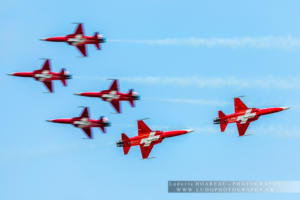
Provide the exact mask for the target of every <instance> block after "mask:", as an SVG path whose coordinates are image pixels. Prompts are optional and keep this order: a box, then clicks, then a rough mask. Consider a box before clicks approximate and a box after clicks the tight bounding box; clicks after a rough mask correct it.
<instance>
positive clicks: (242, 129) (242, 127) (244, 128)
mask: <svg viewBox="0 0 300 200" xmlns="http://www.w3.org/2000/svg"><path fill="white" fill-rule="evenodd" d="M249 124H250V123H249V122H246V123H244V124H241V123H239V122H237V123H236V126H237V128H238V131H239V136H243V135H245V133H246V131H247V129H248V126H249Z"/></svg>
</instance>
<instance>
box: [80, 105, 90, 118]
mask: <svg viewBox="0 0 300 200" xmlns="http://www.w3.org/2000/svg"><path fill="white" fill-rule="evenodd" d="M80 117H86V118H89V109H88V107H85V108H84V110H83V112H82V113H81V115H80Z"/></svg>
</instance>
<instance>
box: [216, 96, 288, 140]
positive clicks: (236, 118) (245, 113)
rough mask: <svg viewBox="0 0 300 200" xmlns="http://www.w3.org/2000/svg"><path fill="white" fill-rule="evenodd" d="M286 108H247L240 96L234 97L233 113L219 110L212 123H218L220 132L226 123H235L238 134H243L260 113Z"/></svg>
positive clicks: (265, 113)
mask: <svg viewBox="0 0 300 200" xmlns="http://www.w3.org/2000/svg"><path fill="white" fill-rule="evenodd" d="M287 109H289V107H277V108H264V109H258V108H248V107H247V106H246V105H245V104H244V103H243V102H242V101H241V99H240V98H234V110H235V113H233V114H230V115H225V114H224V113H223V112H222V111H219V117H217V118H216V119H215V120H214V124H220V128H221V132H224V131H225V129H226V126H227V124H228V123H236V125H237V128H238V131H239V136H243V135H245V132H246V130H247V128H248V126H249V124H250V123H251V122H253V121H255V120H257V119H258V118H259V117H260V116H261V115H267V114H271V113H275V112H280V111H283V110H287Z"/></svg>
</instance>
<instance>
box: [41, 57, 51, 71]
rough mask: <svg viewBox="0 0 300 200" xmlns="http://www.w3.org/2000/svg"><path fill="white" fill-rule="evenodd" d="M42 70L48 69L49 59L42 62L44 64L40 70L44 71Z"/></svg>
mask: <svg viewBox="0 0 300 200" xmlns="http://www.w3.org/2000/svg"><path fill="white" fill-rule="evenodd" d="M44 70H48V71H50V61H49V59H47V60H46V61H45V62H44V65H43V67H42V71H44Z"/></svg>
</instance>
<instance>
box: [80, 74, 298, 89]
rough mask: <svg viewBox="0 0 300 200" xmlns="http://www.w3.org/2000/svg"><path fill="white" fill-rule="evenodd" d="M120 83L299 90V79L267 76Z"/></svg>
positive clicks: (140, 79)
mask: <svg viewBox="0 0 300 200" xmlns="http://www.w3.org/2000/svg"><path fill="white" fill-rule="evenodd" d="M74 78H76V79H87V80H101V81H103V80H106V78H104V77H97V76H96V77H95V76H86V77H83V76H77V77H74ZM117 79H119V80H120V81H122V82H124V81H125V82H130V83H137V84H149V85H170V86H180V87H198V88H226V87H227V88H232V87H233V88H235V89H243V88H259V89H281V90H290V89H300V78H299V77H286V78H279V77H273V76H267V77H262V78H255V79H253V78H236V77H233V76H232V77H226V78H225V77H224V78H221V77H199V76H191V77H160V76H147V77H118V78H117Z"/></svg>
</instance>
